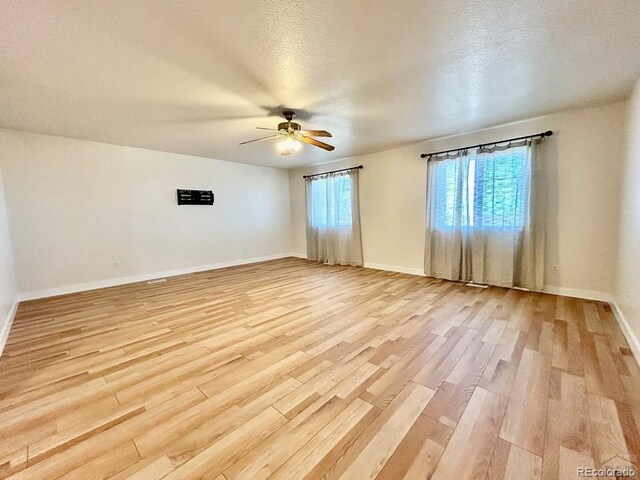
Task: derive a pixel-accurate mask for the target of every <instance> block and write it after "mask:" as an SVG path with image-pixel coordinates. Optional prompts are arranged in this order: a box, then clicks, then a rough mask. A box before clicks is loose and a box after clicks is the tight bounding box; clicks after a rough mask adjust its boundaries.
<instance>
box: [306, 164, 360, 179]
mask: <svg viewBox="0 0 640 480" xmlns="http://www.w3.org/2000/svg"><path fill="white" fill-rule="evenodd" d="M361 168H363V167H362V165H358V166H357V167H349V168H341V169H340V170H331V171H330V172H322V173H314V174H313V175H303V176H302V178H311V177H319V176H320V175H329V174H330V173H338V172H346V171H347V170H360V169H361Z"/></svg>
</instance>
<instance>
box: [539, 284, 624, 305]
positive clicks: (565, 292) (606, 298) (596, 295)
mask: <svg viewBox="0 0 640 480" xmlns="http://www.w3.org/2000/svg"><path fill="white" fill-rule="evenodd" d="M542 291H543V292H544V293H551V294H553V295H562V296H563V297H574V298H583V299H585V300H596V301H598V302H607V303H612V302H613V298H612V297H611V294H610V293H606V292H599V291H597V290H582V289H579V288H566V287H555V286H553V285H545V287H544V288H543V289H542Z"/></svg>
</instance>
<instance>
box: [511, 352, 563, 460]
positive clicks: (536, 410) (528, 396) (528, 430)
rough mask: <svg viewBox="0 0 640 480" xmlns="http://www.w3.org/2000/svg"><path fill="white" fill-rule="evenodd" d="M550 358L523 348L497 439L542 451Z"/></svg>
mask: <svg viewBox="0 0 640 480" xmlns="http://www.w3.org/2000/svg"><path fill="white" fill-rule="evenodd" d="M550 374H551V358H550V357H549V356H548V355H545V354H543V353H539V352H536V351H534V350H527V349H525V350H524V352H523V354H522V360H521V362H520V368H519V369H518V374H517V377H516V381H515V384H514V386H513V392H512V394H511V397H510V398H509V405H508V407H507V413H506V415H505V417H504V422H503V423H502V429H501V430H500V438H502V439H504V440H507V441H508V442H511V443H513V444H515V445H517V446H519V447H521V448H524V449H525V450H529V451H530V452H533V453H535V454H536V455H542V454H543V448H544V433H545V424H546V417H547V400H548V392H549V378H550Z"/></svg>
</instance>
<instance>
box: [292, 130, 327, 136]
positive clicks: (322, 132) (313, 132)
mask: <svg viewBox="0 0 640 480" xmlns="http://www.w3.org/2000/svg"><path fill="white" fill-rule="evenodd" d="M300 133H301V134H303V135H307V136H309V137H332V136H333V135H331V134H330V133H329V132H327V131H326V130H302V131H301V132H300Z"/></svg>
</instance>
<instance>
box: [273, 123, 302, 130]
mask: <svg viewBox="0 0 640 480" xmlns="http://www.w3.org/2000/svg"><path fill="white" fill-rule="evenodd" d="M278 130H286V131H287V132H289V131H294V132H299V131H300V130H302V129H301V128H300V124H299V123H296V122H282V123H279V124H278Z"/></svg>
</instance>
